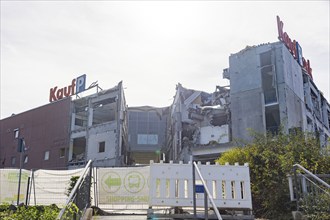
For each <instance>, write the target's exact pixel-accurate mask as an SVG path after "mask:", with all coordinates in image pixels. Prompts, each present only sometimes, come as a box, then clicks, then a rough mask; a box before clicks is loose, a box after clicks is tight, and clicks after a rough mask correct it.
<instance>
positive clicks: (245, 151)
mask: <svg viewBox="0 0 330 220" xmlns="http://www.w3.org/2000/svg"><path fill="white" fill-rule="evenodd" d="M251 135H252V137H253V141H252V142H251V143H249V144H247V145H246V146H244V147H236V148H234V149H232V150H230V151H228V152H225V153H223V154H222V155H221V156H220V158H219V159H217V162H219V163H220V164H224V163H225V162H229V163H235V162H239V163H240V164H243V163H246V162H247V163H249V167H250V179H251V192H252V203H253V210H254V214H255V216H256V217H264V218H271V219H287V218H289V216H291V213H290V212H291V211H292V209H293V207H292V206H293V204H292V203H291V202H290V198H289V187H288V181H287V175H289V174H292V166H293V165H294V164H296V163H298V164H300V165H302V166H304V167H305V168H306V169H308V170H309V171H311V172H313V173H318V174H321V173H327V172H329V170H330V156H329V149H326V150H321V149H320V143H319V141H318V139H316V138H315V137H314V136H313V135H311V134H306V133H303V132H299V131H296V132H295V133H292V134H284V133H282V132H279V134H278V135H276V136H274V135H272V134H271V133H268V134H267V135H263V134H257V133H252V134H251Z"/></svg>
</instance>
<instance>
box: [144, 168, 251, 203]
mask: <svg viewBox="0 0 330 220" xmlns="http://www.w3.org/2000/svg"><path fill="white" fill-rule="evenodd" d="M198 168H199V169H200V171H201V174H202V176H203V178H204V180H205V181H206V185H207V187H208V189H209V190H210V193H211V195H212V197H213V199H214V202H215V204H216V206H217V207H218V208H230V209H249V210H252V199H251V189H250V175H249V167H248V166H247V164H246V165H244V166H239V165H238V164H235V166H232V165H224V166H222V165H217V164H216V165H201V164H199V165H198ZM195 177H196V184H200V181H199V180H200V179H199V177H198V175H197V173H196V175H195ZM149 206H169V207H173V206H174V207H192V206H193V182H192V164H182V163H180V164H173V163H170V164H165V163H157V164H156V163H154V164H151V165H150V191H149ZM196 206H197V207H204V194H203V193H197V194H196ZM209 207H210V204H209Z"/></svg>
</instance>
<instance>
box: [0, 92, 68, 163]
mask: <svg viewBox="0 0 330 220" xmlns="http://www.w3.org/2000/svg"><path fill="white" fill-rule="evenodd" d="M70 103H71V101H70V98H66V99H62V100H60V101H57V102H54V103H50V104H47V105H44V106H41V107H39V108H35V109H32V110H29V111H26V112H23V113H21V114H17V115H12V116H11V117H8V118H5V119H2V120H0V168H4V167H7V168H8V167H15V168H18V167H20V161H22V163H21V166H22V167H23V168H25V169H38V168H43V169H51V168H52V169H67V162H68V155H69V154H68V152H69V142H70V135H69V134H70ZM19 139H24V142H25V146H24V149H23V150H24V151H23V152H18V142H19Z"/></svg>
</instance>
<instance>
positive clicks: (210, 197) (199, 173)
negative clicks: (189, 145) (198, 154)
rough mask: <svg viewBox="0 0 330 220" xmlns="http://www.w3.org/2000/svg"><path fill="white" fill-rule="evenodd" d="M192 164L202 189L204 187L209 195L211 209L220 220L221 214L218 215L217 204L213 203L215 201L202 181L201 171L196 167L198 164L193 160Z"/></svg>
mask: <svg viewBox="0 0 330 220" xmlns="http://www.w3.org/2000/svg"><path fill="white" fill-rule="evenodd" d="M193 165H194V167H195V169H196V171H197V173H198V176H199V177H200V178H201V181H202V184H203V186H204V189H205V191H206V193H207V195H208V197H209V199H210V201H211V204H212V206H213V210H214V212H215V214H216V216H217V217H218V219H219V220H222V217H221V215H220V212H219V210H218V208H217V206H216V205H215V202H214V200H213V197H212V195H211V193H210V191H209V189H208V188H207V186H206V183H205V181H204V178H203V176H202V174H201V172H200V170H199V168H198V166H197V164H196V162H195V161H194V162H193Z"/></svg>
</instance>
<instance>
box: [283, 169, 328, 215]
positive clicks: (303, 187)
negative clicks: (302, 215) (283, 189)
mask: <svg viewBox="0 0 330 220" xmlns="http://www.w3.org/2000/svg"><path fill="white" fill-rule="evenodd" d="M297 169H299V170H301V171H303V172H304V174H303V173H299V174H298V173H297ZM320 177H324V178H329V177H330V175H329V174H323V175H317V174H313V173H311V172H310V171H308V170H307V169H305V168H304V167H303V166H301V165H300V164H294V165H293V176H289V177H288V180H289V189H290V198H291V201H296V205H297V210H298V211H299V201H300V199H303V198H304V197H305V196H306V195H310V194H313V195H316V196H317V195H318V194H320V193H324V194H326V195H328V196H330V191H329V190H330V185H329V184H328V183H327V182H325V181H324V180H322V179H321V178H320Z"/></svg>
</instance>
